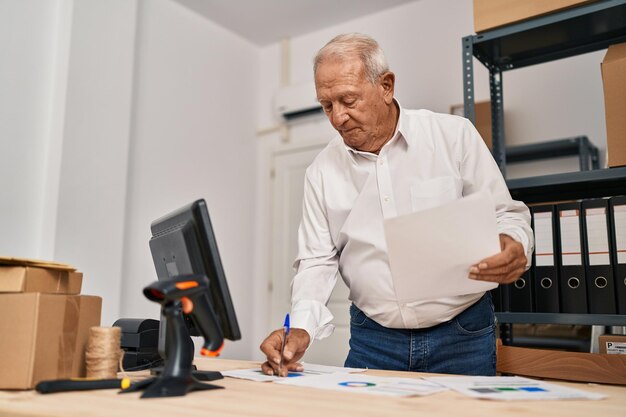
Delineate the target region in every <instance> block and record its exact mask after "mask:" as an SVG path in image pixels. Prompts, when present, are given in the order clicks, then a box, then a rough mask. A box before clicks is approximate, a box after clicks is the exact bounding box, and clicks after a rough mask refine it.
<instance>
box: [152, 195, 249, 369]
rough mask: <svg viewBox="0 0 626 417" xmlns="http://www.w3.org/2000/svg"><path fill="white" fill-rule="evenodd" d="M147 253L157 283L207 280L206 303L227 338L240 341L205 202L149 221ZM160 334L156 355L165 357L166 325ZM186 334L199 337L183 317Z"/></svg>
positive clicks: (163, 324) (202, 201) (197, 201)
mask: <svg viewBox="0 0 626 417" xmlns="http://www.w3.org/2000/svg"><path fill="white" fill-rule="evenodd" d="M150 228H151V231H152V238H151V239H150V251H151V252H152V259H153V261H154V266H155V268H156V272H157V277H158V279H159V281H160V280H167V279H172V278H174V277H177V276H182V275H204V276H206V277H207V278H208V280H209V290H208V292H209V294H208V298H209V302H210V304H211V306H212V307H213V311H214V312H215V314H216V315H217V320H216V322H217V323H219V325H220V327H221V331H222V333H223V334H224V337H225V338H226V339H230V340H239V339H241V332H240V330H239V324H238V323H237V317H236V315H235V308H234V306H233V303H232V300H231V297H230V292H229V290H228V284H227V282H226V276H225V274H224V268H223V267H222V261H221V258H220V254H219V250H218V249H217V242H216V240H215V235H214V233H213V227H212V226H211V220H210V218H209V211H208V209H207V205H206V202H205V201H204V200H202V199H200V200H196V201H194V202H193V203H191V204H188V205H186V206H184V207H181V208H180V209H178V210H175V211H173V212H171V213H169V214H167V215H165V216H163V217H161V218H159V219H157V220H155V221H154V222H152V224H151V226H150ZM161 320H162V323H161V328H160V332H159V352H160V353H161V355H162V356H164V357H165V355H166V352H165V327H166V326H165V323H164V317H161ZM186 323H187V327H188V329H189V333H190V335H192V336H199V333H198V331H197V329H196V328H195V326H194V324H193V321H192V320H190V319H189V318H188V317H187V318H186Z"/></svg>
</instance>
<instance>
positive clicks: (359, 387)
mask: <svg viewBox="0 0 626 417" xmlns="http://www.w3.org/2000/svg"><path fill="white" fill-rule="evenodd" d="M276 383H278V384H284V385H294V386H298V387H308V388H318V389H327V390H333V391H341V392H349V393H353V394H370V395H384V396H387V397H413V396H416V395H419V396H423V395H430V394H434V393H436V392H441V391H446V390H447V388H445V387H443V386H441V385H439V384H435V383H432V382H429V381H426V380H424V379H419V378H417V379H416V378H398V377H382V376H372V375H362V374H325V375H318V376H313V377H310V378H282V379H281V380H280V381H276Z"/></svg>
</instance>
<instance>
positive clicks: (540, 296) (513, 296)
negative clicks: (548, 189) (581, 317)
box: [492, 196, 626, 314]
mask: <svg viewBox="0 0 626 417" xmlns="http://www.w3.org/2000/svg"><path fill="white" fill-rule="evenodd" d="M531 214H532V227H533V230H534V232H535V252H534V253H533V260H532V266H531V267H530V269H529V270H528V271H526V272H525V273H524V275H522V276H521V277H520V278H519V279H518V280H517V281H515V282H514V283H513V284H509V285H501V286H499V287H498V288H496V289H494V290H492V295H493V299H494V307H495V309H496V311H511V312H536V313H577V314H581V313H591V314H626V196H617V197H611V198H608V199H602V198H599V199H591V200H583V201H581V202H574V203H561V204H550V205H541V206H533V207H531Z"/></svg>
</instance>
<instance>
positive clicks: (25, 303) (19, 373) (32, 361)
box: [0, 293, 102, 389]
mask: <svg viewBox="0 0 626 417" xmlns="http://www.w3.org/2000/svg"><path fill="white" fill-rule="evenodd" d="M101 308H102V299H101V298H100V297H95V296H90V295H59V294H42V293H15V294H0V335H1V336H0V369H1V370H2V372H0V389H31V388H33V387H34V386H35V385H36V384H37V383H38V382H39V381H43V380H47V379H60V378H73V377H81V376H85V346H86V345H87V340H88V338H89V328H90V327H92V326H99V325H100V314H101Z"/></svg>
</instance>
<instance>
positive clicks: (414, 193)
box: [411, 177, 461, 212]
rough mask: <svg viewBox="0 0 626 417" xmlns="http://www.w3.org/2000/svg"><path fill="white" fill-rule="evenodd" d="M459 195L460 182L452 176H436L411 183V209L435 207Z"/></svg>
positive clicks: (419, 209) (418, 209)
mask: <svg viewBox="0 0 626 417" xmlns="http://www.w3.org/2000/svg"><path fill="white" fill-rule="evenodd" d="M460 197H461V184H460V182H459V180H457V179H456V178H454V177H437V178H432V179H430V180H425V181H419V182H416V183H414V184H412V185H411V205H412V208H413V211H414V212H415V211H421V210H426V209H429V208H433V207H437V206H440V205H442V204H445V203H448V202H450V201H453V200H456V199H457V198H460Z"/></svg>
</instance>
